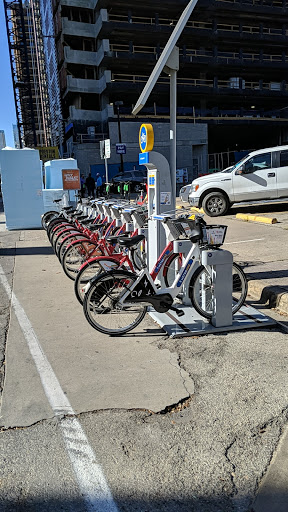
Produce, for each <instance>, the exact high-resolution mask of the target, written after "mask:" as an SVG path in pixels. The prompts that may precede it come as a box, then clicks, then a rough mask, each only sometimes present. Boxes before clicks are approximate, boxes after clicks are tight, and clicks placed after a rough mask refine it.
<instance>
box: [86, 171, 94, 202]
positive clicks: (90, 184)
mask: <svg viewBox="0 0 288 512" xmlns="http://www.w3.org/2000/svg"><path fill="white" fill-rule="evenodd" d="M85 185H86V187H87V192H88V197H93V199H94V197H95V193H94V191H95V180H94V178H93V177H92V176H91V172H89V176H88V178H86V181H85Z"/></svg>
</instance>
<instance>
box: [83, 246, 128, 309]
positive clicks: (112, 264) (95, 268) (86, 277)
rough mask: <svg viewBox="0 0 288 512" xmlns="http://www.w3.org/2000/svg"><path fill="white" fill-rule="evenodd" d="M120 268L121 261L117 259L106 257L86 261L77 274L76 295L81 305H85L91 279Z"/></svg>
mask: <svg viewBox="0 0 288 512" xmlns="http://www.w3.org/2000/svg"><path fill="white" fill-rule="evenodd" d="M118 267H119V261H117V260H116V259H115V260H113V261H112V260H111V258H110V259H106V258H105V256H103V257H101V256H100V257H97V258H92V259H91V260H88V261H86V263H84V264H83V265H82V267H81V268H80V270H79V272H78V273H77V276H76V279H75V282H74V291H75V295H76V297H77V299H78V301H79V302H80V304H83V299H84V295H85V287H86V285H87V283H89V281H91V279H93V278H94V277H98V276H99V275H100V274H101V273H103V272H107V270H112V269H117V268H118Z"/></svg>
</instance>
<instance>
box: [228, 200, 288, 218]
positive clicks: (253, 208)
mask: <svg viewBox="0 0 288 512" xmlns="http://www.w3.org/2000/svg"><path fill="white" fill-rule="evenodd" d="M271 212H273V213H275V212H288V202H285V203H266V204H248V205H247V203H246V204H245V205H243V206H241V205H237V206H232V208H231V209H230V210H229V212H228V213H227V215H229V214H230V215H231V214H232V215H236V213H251V214H252V215H253V214H254V215H255V214H256V213H271Z"/></svg>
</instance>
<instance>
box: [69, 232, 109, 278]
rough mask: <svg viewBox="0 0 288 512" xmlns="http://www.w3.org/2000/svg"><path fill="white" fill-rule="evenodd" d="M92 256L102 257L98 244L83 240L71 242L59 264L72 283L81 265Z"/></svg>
mask: <svg viewBox="0 0 288 512" xmlns="http://www.w3.org/2000/svg"><path fill="white" fill-rule="evenodd" d="M92 256H103V252H102V250H101V249H100V248H99V247H98V244H96V243H93V242H90V240H84V239H82V240H75V241H74V242H71V244H70V245H69V246H68V247H67V249H66V251H65V253H64V256H63V259H62V262H61V263H62V266H63V270H64V272H65V274H66V276H68V277H69V278H70V279H72V280H73V281H74V280H75V279H76V276H77V273H78V271H79V268H80V267H81V265H83V263H84V262H85V261H87V260H88V259H89V258H91V257H92Z"/></svg>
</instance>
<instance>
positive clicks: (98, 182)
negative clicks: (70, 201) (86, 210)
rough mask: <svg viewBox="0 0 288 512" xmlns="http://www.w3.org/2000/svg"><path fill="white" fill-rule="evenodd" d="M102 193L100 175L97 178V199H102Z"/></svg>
mask: <svg viewBox="0 0 288 512" xmlns="http://www.w3.org/2000/svg"><path fill="white" fill-rule="evenodd" d="M101 193H102V178H101V176H100V174H97V176H96V197H100V196H101Z"/></svg>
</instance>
